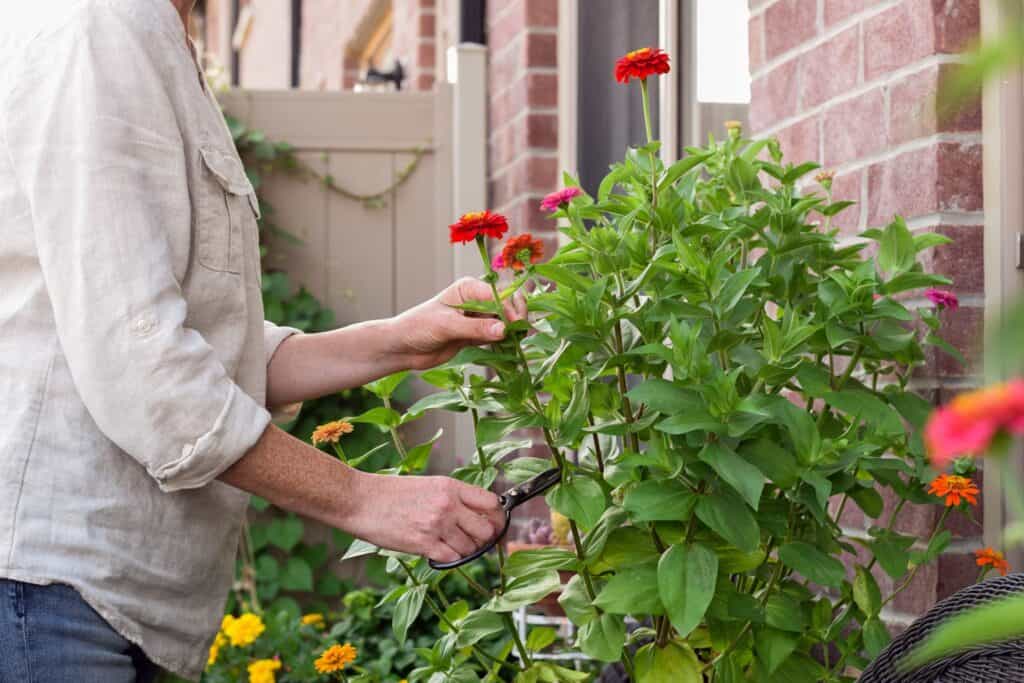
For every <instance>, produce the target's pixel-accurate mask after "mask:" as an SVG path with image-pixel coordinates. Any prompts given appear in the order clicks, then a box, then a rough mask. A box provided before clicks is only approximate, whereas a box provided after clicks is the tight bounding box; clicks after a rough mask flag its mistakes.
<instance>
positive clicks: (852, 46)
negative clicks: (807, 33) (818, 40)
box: [799, 26, 860, 109]
mask: <svg viewBox="0 0 1024 683" xmlns="http://www.w3.org/2000/svg"><path fill="white" fill-rule="evenodd" d="M859 32H860V27H858V26H853V27H851V28H848V29H847V30H845V31H843V32H842V33H840V34H839V35H837V36H835V37H834V38H832V39H831V40H829V41H828V42H825V43H822V44H821V45H819V46H818V47H816V48H814V49H812V50H810V51H808V52H805V53H804V54H802V55H800V58H799V60H800V106H801V108H803V109H807V108H810V107H815V106H817V105H819V104H822V103H824V102H827V101H828V100H830V99H832V98H833V97H836V96H838V95H841V94H843V93H845V92H848V91H849V90H850V89H852V88H853V87H854V86H855V85H856V84H857V75H858V63H859V61H858V59H859V58H858V54H857V53H858V46H859V44H860V43H859V40H860V37H859Z"/></svg>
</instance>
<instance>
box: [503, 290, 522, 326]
mask: <svg viewBox="0 0 1024 683" xmlns="http://www.w3.org/2000/svg"><path fill="white" fill-rule="evenodd" d="M520 301H522V302H523V306H522V307H520V306H519V302H520ZM525 304H526V300H525V299H523V297H522V294H520V293H519V292H516V293H515V294H513V295H512V296H510V297H508V298H507V299H504V300H502V304H501V305H502V307H503V308H504V309H505V317H506V318H508V319H509V320H522V319H523V318H525V317H526V311H525V308H526V306H525Z"/></svg>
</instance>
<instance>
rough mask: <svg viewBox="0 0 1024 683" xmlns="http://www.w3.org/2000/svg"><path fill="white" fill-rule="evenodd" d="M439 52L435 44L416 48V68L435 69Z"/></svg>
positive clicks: (425, 44)
mask: <svg viewBox="0 0 1024 683" xmlns="http://www.w3.org/2000/svg"><path fill="white" fill-rule="evenodd" d="M436 56H437V50H436V49H435V48H434V44H433V43H420V44H419V45H418V46H417V47H416V66H418V67H420V68H424V67H433V66H434V62H435V58H436Z"/></svg>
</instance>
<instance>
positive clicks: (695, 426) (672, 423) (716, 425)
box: [654, 409, 726, 434]
mask: <svg viewBox="0 0 1024 683" xmlns="http://www.w3.org/2000/svg"><path fill="white" fill-rule="evenodd" d="M654 428H655V429H657V430H658V431H659V432H665V433H666V434H689V433H690V432H695V431H697V430H703V431H707V432H712V433H715V434H720V433H724V432H725V429H726V426H725V425H724V424H722V421H721V420H719V419H717V418H715V417H712V416H711V414H710V413H709V412H707V410H706V409H698V410H694V411H692V412H686V413H683V414H682V415H674V416H672V417H670V418H668V419H665V420H662V421H661V422H659V423H658V424H656V425H655V426H654Z"/></svg>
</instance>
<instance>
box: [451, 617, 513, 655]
mask: <svg viewBox="0 0 1024 683" xmlns="http://www.w3.org/2000/svg"><path fill="white" fill-rule="evenodd" d="M457 626H458V627H459V631H458V635H457V636H456V638H455V643H456V645H457V647H459V648H464V647H469V646H470V645H475V644H476V643H478V642H480V641H481V640H483V639H484V638H488V637H490V636H493V635H494V634H496V633H501V632H502V631H504V630H505V621H504V620H503V619H502V618H501V615H500V614H498V613H497V612H489V611H487V610H483V609H478V610H474V611H473V612H470V613H469V614H467V615H466V616H465V618H463V619H462V621H460V622H459V623H458V624H457Z"/></svg>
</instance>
